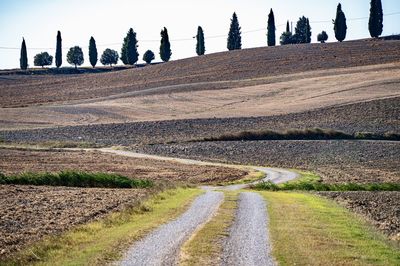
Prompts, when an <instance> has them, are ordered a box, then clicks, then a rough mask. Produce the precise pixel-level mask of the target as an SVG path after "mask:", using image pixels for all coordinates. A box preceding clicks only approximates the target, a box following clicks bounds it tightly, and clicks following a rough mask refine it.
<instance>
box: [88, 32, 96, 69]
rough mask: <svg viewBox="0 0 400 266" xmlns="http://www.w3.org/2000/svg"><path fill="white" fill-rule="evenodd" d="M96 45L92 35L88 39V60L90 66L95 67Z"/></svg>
mask: <svg viewBox="0 0 400 266" xmlns="http://www.w3.org/2000/svg"><path fill="white" fill-rule="evenodd" d="M97 57H98V54H97V47H96V41H95V40H94V38H93V36H92V37H90V41H89V61H90V64H91V65H92V67H95V66H96V64H97V59H98V58H97Z"/></svg>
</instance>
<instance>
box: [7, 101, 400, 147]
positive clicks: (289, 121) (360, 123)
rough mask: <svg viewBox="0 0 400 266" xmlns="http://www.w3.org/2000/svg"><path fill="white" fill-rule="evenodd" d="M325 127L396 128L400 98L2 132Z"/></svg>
mask: <svg viewBox="0 0 400 266" xmlns="http://www.w3.org/2000/svg"><path fill="white" fill-rule="evenodd" d="M313 127H319V128H326V129H335V130H341V131H345V132H347V133H350V134H353V133H354V132H360V131H362V132H365V131H367V132H374V133H381V134H382V133H385V132H389V131H394V132H398V133H400V132H399V128H400V97H397V98H390V99H382V100H373V101H367V102H360V103H354V104H347V105H343V106H335V107H329V108H321V109H317V110H312V111H306V112H301V113H293V114H287V115H276V116H264V117H237V118H220V119H190V120H168V121H153V122H137V123H123V124H122V123H121V124H103V125H88V126H74V127H60V128H51V129H37V130H18V131H12V132H0V138H1V136H2V135H3V138H4V139H5V140H9V141H17V142H18V141H22V142H43V141H49V140H55V141H64V142H65V141H66V142H68V141H86V142H90V143H99V144H105V145H125V146H127V145H141V144H149V143H166V142H170V141H175V142H182V141H188V140H193V139H201V138H205V137H213V136H214V137H215V136H220V135H222V134H229V133H236V132H240V131H245V130H278V131H284V130H287V129H294V128H297V129H302V128H313Z"/></svg>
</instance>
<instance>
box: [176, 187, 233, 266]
mask: <svg viewBox="0 0 400 266" xmlns="http://www.w3.org/2000/svg"><path fill="white" fill-rule="evenodd" d="M224 194H225V200H224V202H223V203H222V204H221V206H220V207H219V209H218V212H217V213H216V215H215V216H214V217H213V218H212V219H211V221H209V222H208V223H206V224H205V225H204V226H203V227H202V228H201V229H200V230H199V231H198V232H196V233H195V234H194V235H193V236H192V237H191V238H190V239H189V240H188V241H187V242H186V243H185V244H184V245H183V247H182V249H181V254H180V262H179V264H180V265H212V264H219V263H220V262H221V254H222V252H223V247H222V245H223V240H224V239H225V238H226V237H227V236H228V233H229V228H230V226H231V225H232V223H233V220H234V218H235V210H236V208H237V200H238V192H225V193H224Z"/></svg>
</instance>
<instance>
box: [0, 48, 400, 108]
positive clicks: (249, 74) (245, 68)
mask: <svg viewBox="0 0 400 266" xmlns="http://www.w3.org/2000/svg"><path fill="white" fill-rule="evenodd" d="M399 48H400V41H383V40H361V41H349V42H343V43H329V44H324V45H321V44H306V45H304V44H300V45H287V46H277V47H263V48H254V49H245V50H240V51H231V52H223V53H217V54H211V55H206V56H201V57H194V58H188V59H184V60H178V61H173V62H169V63H165V64H159V65H153V66H149V67H144V68H135V69H129V70H124V71H118V72H112V73H101V74H82V75H77V76H62V77H60V76H48V75H46V76H33V77H31V76H20V75H14V76H13V75H10V76H6V77H1V79H0V95H2V97H1V99H0V106H1V107H12V106H13V107H16V106H26V105H34V104H43V103H51V102H61V101H70V100H78V99H90V98H95V97H104V96H110V95H114V94H118V93H124V92H132V91H138V90H145V89H148V88H155V87H159V86H167V85H178V84H188V83H198V82H213V81H224V80H229V81H231V80H240V79H254V78H264V77H268V76H274V75H282V74H293V73H299V72H305V71H313V70H322V69H332V68H342V67H346V68H348V67H357V66H365V65H373V64H376V63H377V62H379V64H385V63H393V62H398V61H399V60H400V49H399ZM208 89H212V88H208Z"/></svg>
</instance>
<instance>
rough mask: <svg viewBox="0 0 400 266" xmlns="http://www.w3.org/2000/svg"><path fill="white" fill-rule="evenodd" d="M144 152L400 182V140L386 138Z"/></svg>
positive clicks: (329, 178)
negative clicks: (380, 139) (393, 140)
mask: <svg viewBox="0 0 400 266" xmlns="http://www.w3.org/2000/svg"><path fill="white" fill-rule="evenodd" d="M142 150H143V151H144V152H148V153H154V154H162V155H172V154H173V156H179V157H186V158H194V159H203V160H216V161H223V162H231V163H238V164H252V165H260V166H274V167H284V168H297V169H304V170H309V171H314V172H317V173H318V174H320V175H321V176H322V179H323V181H324V182H327V183H343V182H355V183H375V182H378V183H381V182H396V183H400V168H399V161H400V143H399V142H386V141H350V140H349V141H345V140H329V141H323V140H321V141H226V142H223V141H221V142H198V143H181V144H170V145H152V146H145V147H142Z"/></svg>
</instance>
